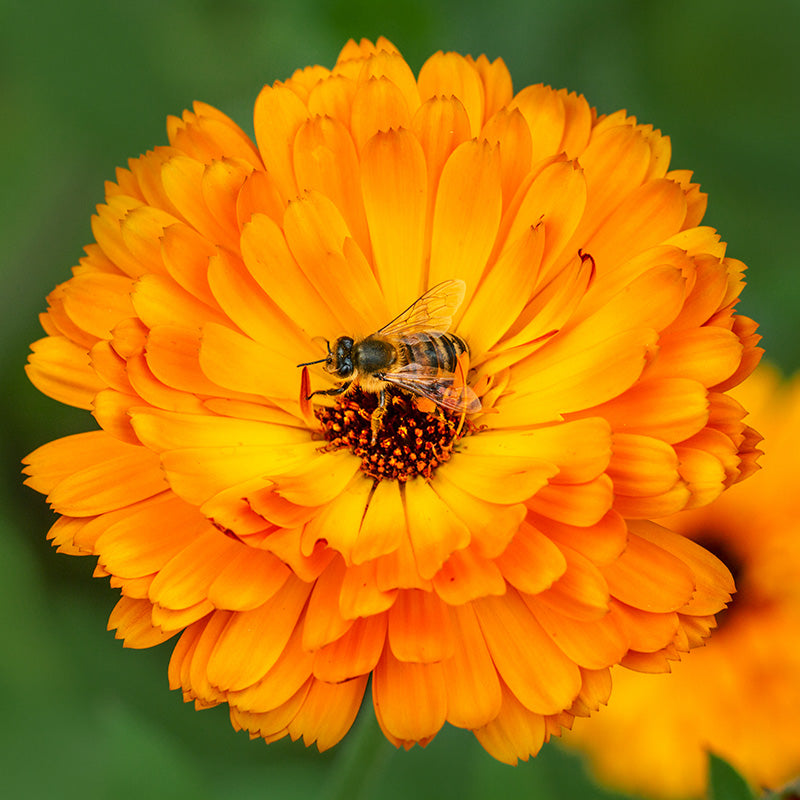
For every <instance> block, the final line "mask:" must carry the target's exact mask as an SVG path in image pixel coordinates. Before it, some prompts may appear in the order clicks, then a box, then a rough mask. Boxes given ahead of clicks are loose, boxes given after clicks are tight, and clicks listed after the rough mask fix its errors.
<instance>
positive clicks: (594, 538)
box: [518, 511, 628, 594]
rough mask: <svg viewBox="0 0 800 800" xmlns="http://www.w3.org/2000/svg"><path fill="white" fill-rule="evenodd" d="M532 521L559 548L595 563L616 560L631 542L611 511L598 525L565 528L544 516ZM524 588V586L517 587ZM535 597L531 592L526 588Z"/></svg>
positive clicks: (534, 517)
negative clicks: (569, 549)
mask: <svg viewBox="0 0 800 800" xmlns="http://www.w3.org/2000/svg"><path fill="white" fill-rule="evenodd" d="M528 519H529V522H530V523H531V524H532V525H535V526H536V527H537V528H539V529H540V530H541V531H543V532H544V534H545V536H546V537H547V539H549V540H551V541H552V542H554V543H555V544H557V545H558V546H561V545H562V544H563V545H566V546H567V547H569V548H571V549H572V550H576V551H577V552H578V553H580V554H581V555H582V556H585V557H586V558H588V559H589V560H590V561H592V562H593V563H595V564H608V563H610V562H612V561H614V560H616V559H617V558H619V555H620V553H622V551H623V550H624V549H625V546H626V544H627V543H628V529H627V527H626V525H625V520H624V519H622V517H621V516H620V515H619V514H618V513H617V512H615V511H609V512H608V514H606V515H605V516H604V517H603V518H602V519H601V520H600V521H599V522H597V523H596V524H595V525H590V526H588V527H586V526H578V525H565V524H564V523H563V522H556V521H555V520H553V519H548V518H546V517H542V516H536V515H531V516H530V517H529V518H528ZM518 588H522V587H518ZM523 591H527V592H529V593H530V594H536V592H531V591H530V590H529V589H523Z"/></svg>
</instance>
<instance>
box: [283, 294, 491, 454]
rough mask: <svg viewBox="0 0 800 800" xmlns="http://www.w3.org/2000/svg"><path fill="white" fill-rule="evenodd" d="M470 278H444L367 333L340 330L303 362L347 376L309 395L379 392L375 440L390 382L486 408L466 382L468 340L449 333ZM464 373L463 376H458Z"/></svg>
mask: <svg viewBox="0 0 800 800" xmlns="http://www.w3.org/2000/svg"><path fill="white" fill-rule="evenodd" d="M465 290H466V284H465V283H464V281H461V280H449V281H443V282H442V283H439V284H437V285H436V286H434V287H433V288H431V289H428V291H427V292H425V294H423V295H422V296H421V297H420V298H418V299H417V300H416V301H415V302H413V303H412V304H411V305H410V306H409V307H408V308H407V309H406V310H405V311H403V312H402V313H401V314H399V315H398V316H397V317H395V318H394V319H393V320H392V321H391V322H389V323H387V324H386V325H384V326H383V327H382V328H381V329H380V330H379V331H376V332H375V333H373V334H370V335H369V336H367V337H366V338H365V339H361V340H359V341H355V340H354V339H353V337H352V336H340V337H339V338H338V339H337V340H336V341H335V342H334V343H333V348H331V345H330V342H327V347H328V355H327V356H326V357H325V358H320V359H319V360H317V361H307V362H305V363H304V364H298V365H297V366H298V367H307V366H311V365H312V364H324V365H325V366H324V367H323V368H324V370H325V371H326V372H328V373H330V374H331V375H335V376H336V377H337V378H341V382H340V383H339V384H338V385H337V386H335V387H334V388H333V389H317V390H316V391H315V392H312V393H311V394H310V395H308V398H307V399H309V400H310V399H311V398H312V397H313V396H314V395H316V394H325V395H339V394H343V393H344V392H346V391H347V390H348V389H349V388H350V387H351V386H356V385H357V386H360V387H361V388H362V389H363V390H364V391H367V392H373V393H375V394H377V395H378V406H377V408H376V409H375V411H374V412H373V413H372V419H371V421H370V422H371V428H372V444H375V441H376V438H377V435H378V431H379V430H380V428H381V424H382V420H383V417H384V415H385V414H386V387H387V386H396V387H398V388H399V389H403V390H405V391H407V392H411V393H412V394H416V395H419V396H421V397H427V398H428V399H430V400H432V401H433V402H434V403H436V405H439V406H443V407H444V408H448V409H451V410H453V411H460V412H462V413H465V414H474V413H475V412H477V411H480V408H481V401H480V400H479V399H478V396H477V395H476V394H475V392H474V391H473V390H472V389H471V388H470V387H469V386H467V385H466V382H465V376H464V374H463V360H462V359H461V356H462V355H463V356H464V360H466V359H468V358H469V347H468V345H467V343H466V342H465V341H464V340H463V339H462V338H461V337H460V336H456V335H455V334H454V333H447V329H448V328H449V327H450V323H451V321H452V317H453V314H454V313H455V312H456V310H457V309H458V307H459V306H460V305H461V302H462V300H463V299H464V292H465ZM459 375H460V381H458V382H456V377H457V376H459Z"/></svg>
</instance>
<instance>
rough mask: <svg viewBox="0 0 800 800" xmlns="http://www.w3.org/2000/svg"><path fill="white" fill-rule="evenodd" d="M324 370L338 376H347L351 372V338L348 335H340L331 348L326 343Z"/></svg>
mask: <svg viewBox="0 0 800 800" xmlns="http://www.w3.org/2000/svg"><path fill="white" fill-rule="evenodd" d="M325 372H330V373H331V374H333V375H336V376H337V377H339V378H349V377H350V376H351V375H352V374H353V339H352V338H351V337H350V336H340V337H339V338H338V339H337V340H336V341H335V342H334V343H333V350H331V348H330V345H328V357H327V358H326V359H325Z"/></svg>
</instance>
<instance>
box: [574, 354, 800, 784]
mask: <svg viewBox="0 0 800 800" xmlns="http://www.w3.org/2000/svg"><path fill="white" fill-rule="evenodd" d="M735 394H736V397H737V398H739V399H740V400H741V401H742V403H744V404H745V405H746V406H747V408H748V409H752V414H753V418H754V420H755V421H756V424H757V425H758V426H759V429H760V430H761V431H763V432H764V434H765V437H766V441H767V447H766V448H765V450H766V453H765V456H764V459H763V465H764V470H763V471H762V472H760V473H759V474H758V476H757V477H756V478H754V479H753V480H752V481H747V482H746V483H745V484H744V485H742V486H737V487H736V488H735V489H734V490H733V491H731V492H730V493H726V494H725V495H724V496H723V497H721V498H720V499H719V500H717V501H716V502H715V503H713V504H712V505H711V506H708V507H706V508H702V509H697V510H695V511H691V512H686V513H683V514H679V515H678V516H676V517H674V518H671V519H669V520H668V521H667V524H669V525H670V526H673V527H674V528H675V530H677V531H679V532H681V533H683V534H684V535H686V536H689V537H691V538H692V539H694V540H695V541H697V542H698V543H699V544H701V545H703V546H705V547H708V548H710V549H711V550H712V551H714V552H716V553H717V554H718V555H720V556H721V557H722V558H723V560H724V561H725V563H726V564H727V565H728V566H729V567H730V568H731V570H732V571H733V573H734V575H735V576H736V584H737V593H736V595H735V596H734V598H733V603H732V604H731V606H730V607H729V608H728V609H727V611H725V613H724V615H723V616H722V617H721V618H720V626H719V630H718V631H717V632H715V633H714V635H713V637H712V638H711V640H710V641H709V643H708V645H707V646H706V647H704V648H702V649H701V650H698V651H697V652H696V653H693V654H692V655H691V656H690V657H689V658H687V659H686V661H685V662H684V663H681V664H678V665H675V667H674V675H672V676H669V677H667V676H658V677H657V678H653V679H646V678H644V676H641V675H636V674H632V673H628V672H626V671H624V670H623V671H619V672H616V671H615V672H614V695H613V698H612V700H611V702H610V704H609V707H608V708H607V709H604V710H603V711H602V712H601V713H600V714H599V715H598V716H597V718H596V719H594V720H593V721H592V724H591V725H590V726H588V727H584V726H578V727H577V729H576V730H575V731H574V732H573V733H572V734H571V735H570V736H569V737H567V742H568V743H574V744H578V745H580V746H581V747H583V748H585V749H586V750H587V752H588V753H589V755H590V758H591V760H592V762H593V763H594V765H595V767H596V769H597V772H598V774H599V775H600V776H601V777H602V778H603V779H604V780H607V781H608V782H609V783H613V784H616V785H618V786H620V787H623V788H626V789H629V790H634V791H638V792H643V793H645V794H647V795H651V796H657V797H686V796H689V795H691V796H701V795H702V796H705V795H704V791H705V785H706V762H707V751H709V750H710V751H711V752H714V753H716V754H718V755H721V756H722V757H723V758H725V759H726V760H728V761H729V762H730V763H731V764H733V765H734V766H735V767H736V768H737V769H738V770H739V771H740V772H741V773H742V774H743V775H744V776H745V777H746V778H748V779H749V780H750V781H751V782H752V783H753V784H754V785H757V786H761V787H765V788H770V789H777V788H778V787H779V786H781V785H782V784H784V783H785V782H786V781H788V780H789V779H791V778H793V777H795V776H797V775H798V773H800V748H798V740H800V647H798V633H799V632H800V581H799V580H798V576H799V575H800V493H798V491H797V453H798V451H800V379H799V378H795V379H794V380H793V381H791V383H787V384H785V385H783V386H781V385H780V382H779V379H778V377H777V375H776V374H775V372H774V371H773V370H771V369H767V368H766V367H764V368H761V369H759V370H758V371H757V372H756V374H755V375H754V376H753V378H752V379H751V380H750V381H748V382H747V383H746V384H745V385H744V386H742V387H741V388H738V389H737V390H736V392H735ZM643 709H646V715H647V722H646V724H644V723H643V721H642V715H643ZM623 748H624V749H623ZM621 752H624V754H625V756H624V758H620V753H621Z"/></svg>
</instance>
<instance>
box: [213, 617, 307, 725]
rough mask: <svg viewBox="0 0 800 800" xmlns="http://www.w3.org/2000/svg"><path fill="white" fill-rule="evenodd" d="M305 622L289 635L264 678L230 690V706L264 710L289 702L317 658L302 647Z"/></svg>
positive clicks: (305, 679)
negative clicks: (243, 687) (236, 689)
mask: <svg viewBox="0 0 800 800" xmlns="http://www.w3.org/2000/svg"><path fill="white" fill-rule="evenodd" d="M302 629H303V626H302V625H299V624H298V625H297V627H296V628H295V629H294V631H293V632H292V635H291V636H290V637H289V641H288V642H287V644H286V647H284V649H283V650H282V651H281V654H280V655H279V656H278V660H277V661H276V662H275V664H274V665H273V666H272V667H271V668H270V669H269V670H268V671H267V672H266V674H265V675H264V677H263V678H261V679H259V680H258V681H256V682H255V683H254V684H252V685H251V686H248V687H247V688H246V689H241V690H239V691H234V692H229V693H228V702H229V703H230V705H231V707H232V708H233V707H236V708H238V709H241V710H243V711H253V712H256V713H263V712H265V711H271V710H272V709H274V708H278V707H279V706H281V705H283V704H284V703H286V702H288V701H289V700H290V699H291V698H292V697H293V696H294V695H295V694H296V693H297V692H298V691H299V690H300V689H301V687H302V686H303V685H304V684H305V683H306V681H307V680H308V679H309V678H310V677H311V664H312V662H313V659H314V657H313V656H312V655H311V654H310V653H307V652H306V651H305V650H303V647H302Z"/></svg>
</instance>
